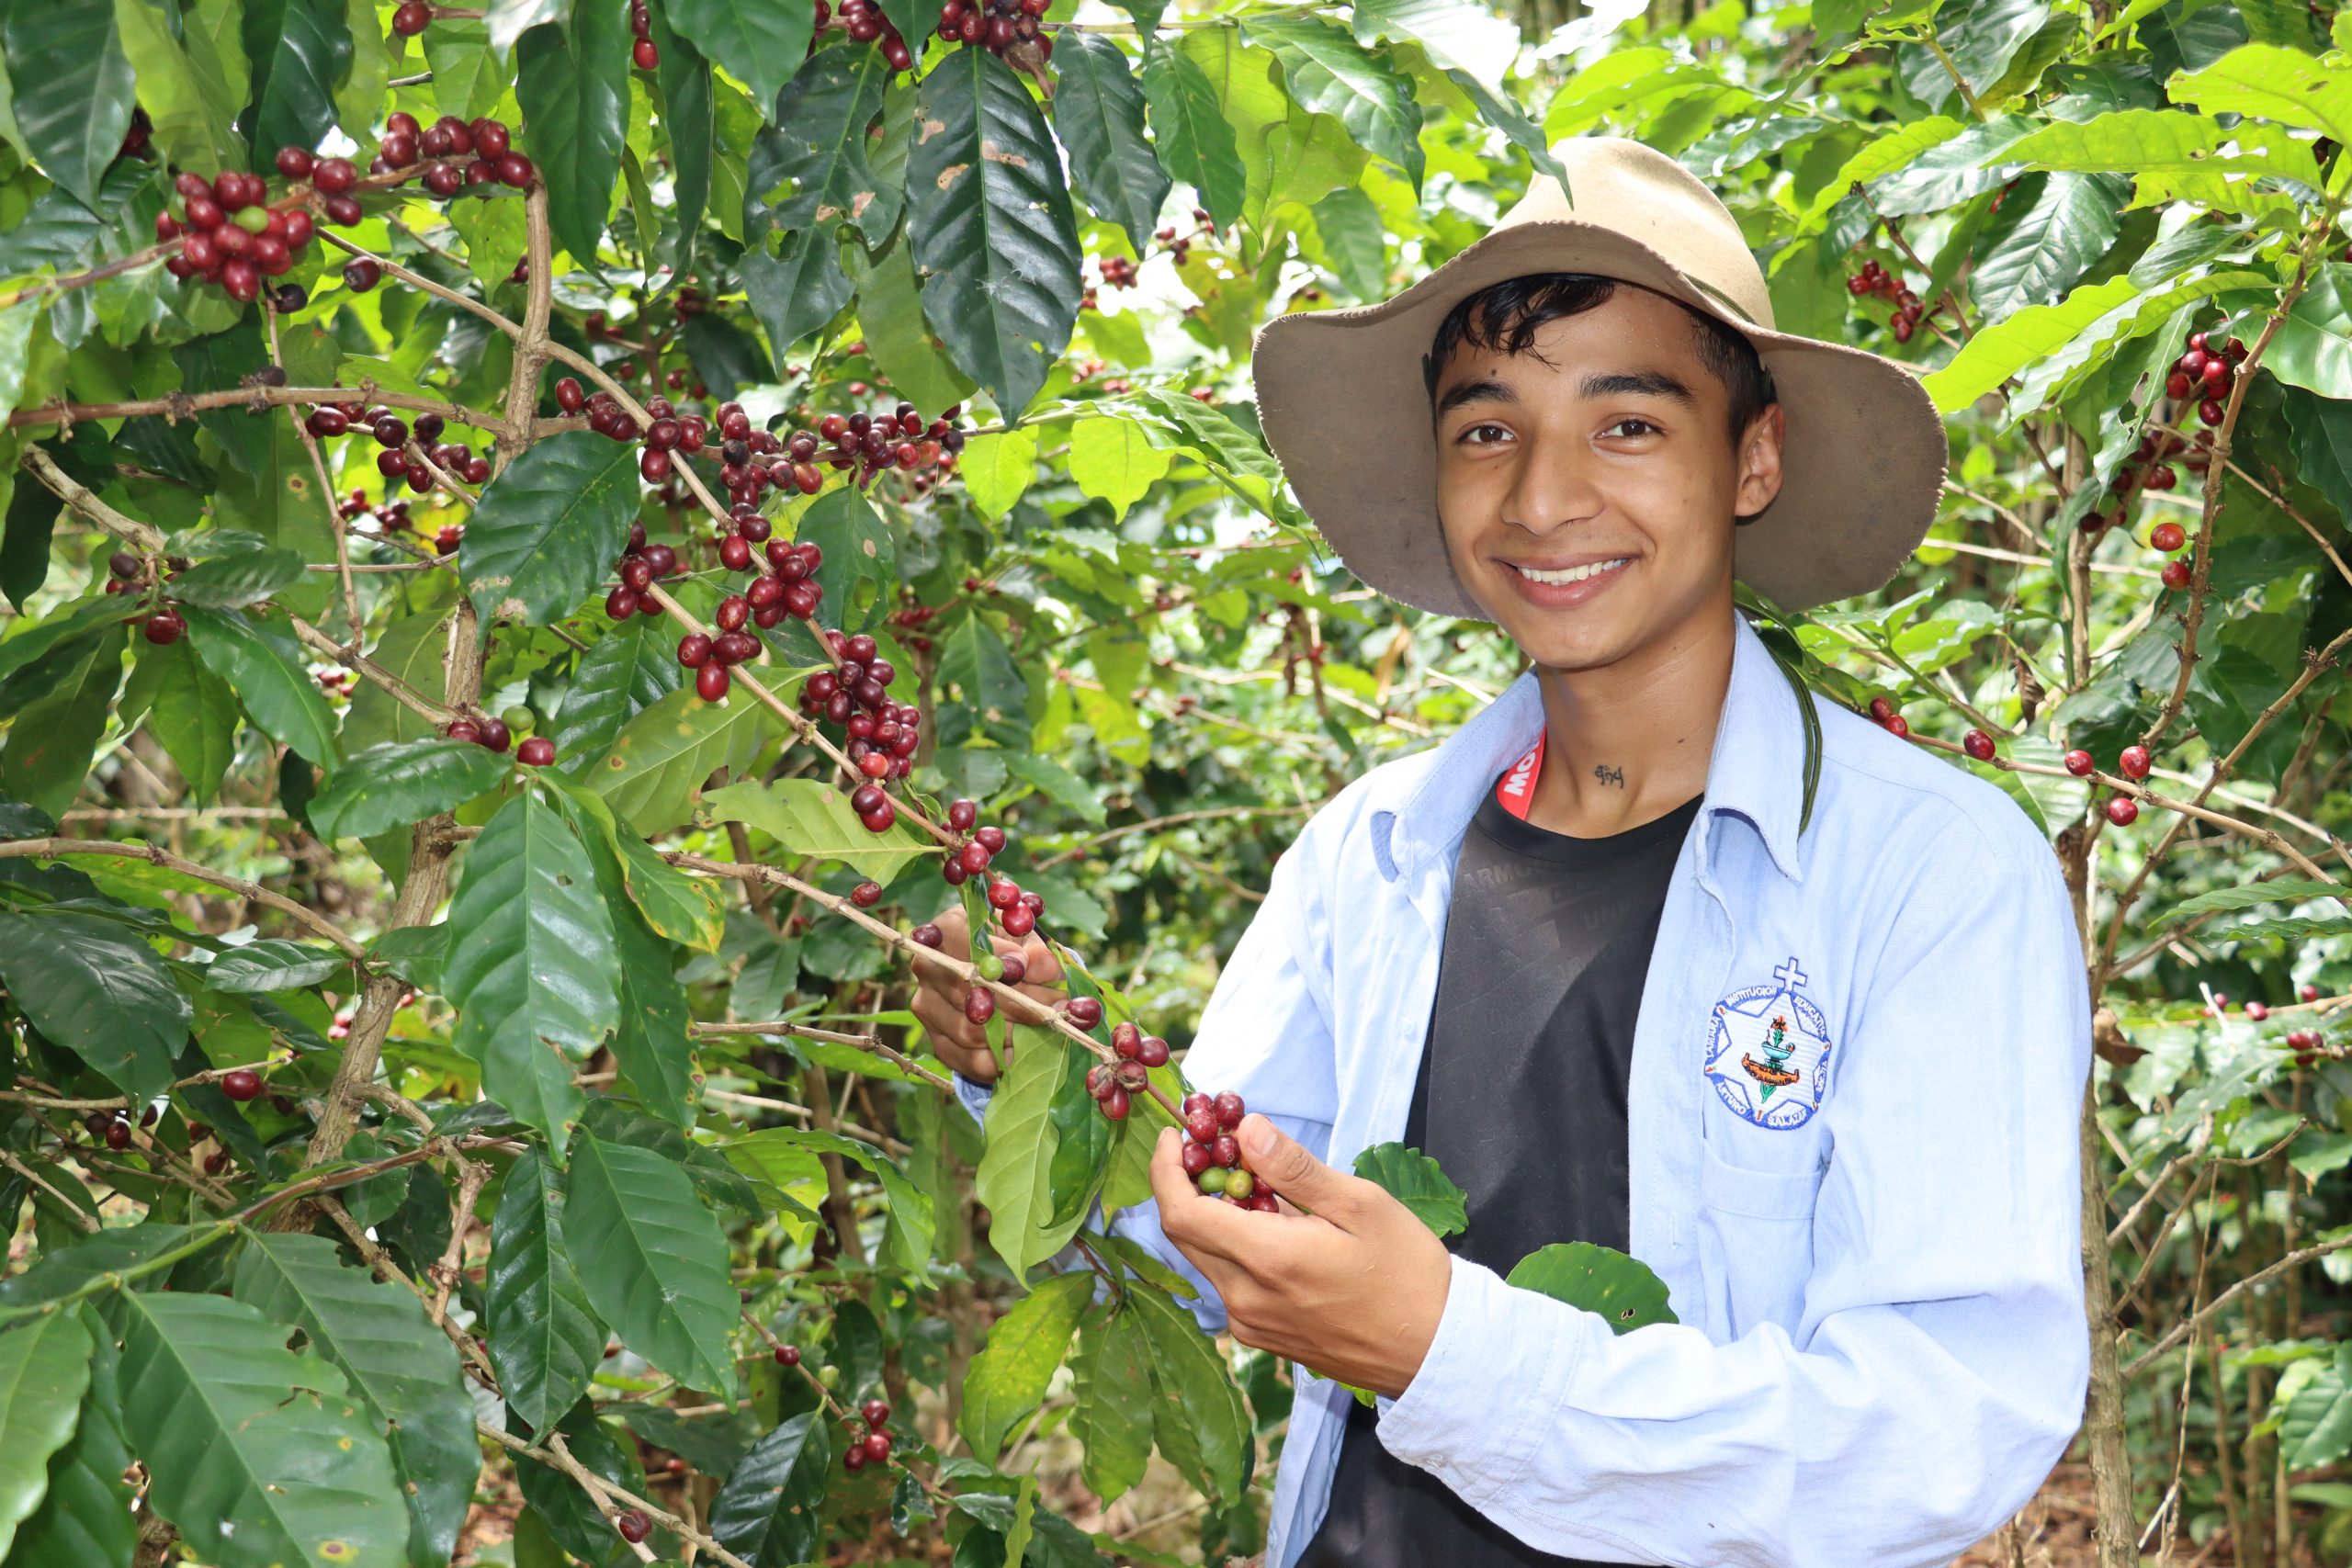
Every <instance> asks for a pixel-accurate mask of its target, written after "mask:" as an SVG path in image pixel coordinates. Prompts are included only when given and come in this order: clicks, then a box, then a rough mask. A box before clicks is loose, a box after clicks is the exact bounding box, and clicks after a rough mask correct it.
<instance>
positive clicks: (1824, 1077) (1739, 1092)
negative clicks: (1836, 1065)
mask: <svg viewBox="0 0 2352 1568" xmlns="http://www.w3.org/2000/svg"><path fill="white" fill-rule="evenodd" d="M1809 977H1810V976H1807V975H1806V974H1805V972H1804V968H1803V967H1802V966H1801V965H1800V964H1798V963H1797V961H1796V959H1795V958H1794V957H1793V956H1792V957H1791V958H1790V960H1789V961H1788V962H1787V963H1786V964H1781V966H1780V967H1779V968H1777V969H1775V970H1773V971H1772V980H1773V984H1771V985H1769V986H1750V987H1747V988H1746V989H1745V990H1738V991H1734V992H1733V993H1732V994H1731V995H1729V996H1727V997H1725V998H1724V999H1723V1000H1721V1001H1719V1002H1717V1003H1716V1004H1715V1016H1714V1028H1713V1032H1712V1033H1711V1034H1710V1035H1709V1038H1708V1043H1707V1066H1706V1074H1707V1081H1708V1082H1709V1083H1710V1084H1712V1085H1713V1086H1714V1090H1715V1096H1716V1098H1717V1099H1719V1100H1722V1101H1723V1102H1724V1104H1725V1105H1727V1106H1729V1107H1730V1108H1731V1110H1732V1112H1733V1113H1734V1114H1735V1115H1736V1116H1738V1117H1740V1118H1741V1119H1742V1120H1744V1121H1748V1122H1754V1123H1756V1125H1758V1127H1770V1128H1771V1129H1773V1130H1774V1131H1776V1132H1786V1131H1787V1130H1788V1129H1790V1128H1792V1127H1802V1126H1804V1124H1805V1123H1806V1122H1809V1121H1811V1120H1812V1119H1813V1113H1814V1112H1815V1111H1818V1110H1820V1109H1821V1097H1822V1095H1823V1094H1824V1093H1825V1092H1826V1090H1827V1089H1828V1088H1829V1021H1828V1019H1826V1017H1824V1016H1823V1015H1822V1011H1821V1010H1820V1009H1819V1008H1817V1007H1815V1006H1814V1004H1813V998H1810V997H1808V996H1806V995H1805V994H1804V985H1805V981H1806V980H1807V979H1808V978H1809Z"/></svg>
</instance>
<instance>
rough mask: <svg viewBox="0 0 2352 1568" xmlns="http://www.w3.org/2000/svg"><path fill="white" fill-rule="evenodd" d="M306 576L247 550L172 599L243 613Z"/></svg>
mask: <svg viewBox="0 0 2352 1568" xmlns="http://www.w3.org/2000/svg"><path fill="white" fill-rule="evenodd" d="M124 3H125V4H130V3H131V0H124ZM137 3H138V4H140V5H145V4H146V3H147V0H137ZM303 576H304V573H303V570H302V558H301V557H300V555H298V554H296V553H295V552H294V551H292V550H247V551H244V552H243V553H241V554H238V555H233V556H222V557H220V558H218V559H215V560H207V561H198V562H197V563H196V564H195V565H194V566H192V567H190V568H188V569H187V570H186V571H183V572H181V573H180V574H179V575H178V576H176V577H175V578H173V579H172V597H173V598H174V599H175V600H177V601H178V602H179V603H180V604H204V605H209V607H211V608H212V609H215V610H242V609H243V608H244V607H245V606H246V605H248V604H260V603H261V602H262V601H263V600H265V599H266V598H268V597H270V596H271V595H272V594H274V593H276V592H278V591H279V590H280V589H284V588H290V587H292V586H293V585H294V584H295V583H298V582H300V581H302V579H303Z"/></svg>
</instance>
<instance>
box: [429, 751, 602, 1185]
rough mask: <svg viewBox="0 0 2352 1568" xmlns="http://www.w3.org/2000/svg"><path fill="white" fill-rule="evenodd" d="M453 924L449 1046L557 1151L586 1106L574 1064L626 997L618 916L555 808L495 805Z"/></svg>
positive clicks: (597, 1041) (472, 850) (472, 855)
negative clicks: (616, 940) (617, 976)
mask: <svg viewBox="0 0 2352 1568" xmlns="http://www.w3.org/2000/svg"><path fill="white" fill-rule="evenodd" d="M448 928H449V951H448V959H447V964H446V966H445V968H444V970H443V973H442V980H441V988H442V991H443V993H444V994H445V995H446V996H447V997H448V998H449V1000H450V1002H451V1003H452V1004H453V1005H454V1006H455V1007H456V1008H457V1009H458V1023H457V1027H456V1029H455V1030H454V1031H453V1032H452V1033H451V1036H450V1042H449V1043H450V1044H451V1045H453V1046H455V1047H456V1048H457V1049H458V1051H460V1052H463V1053H464V1054H465V1055H468V1056H470V1057H472V1058H473V1059H474V1060H475V1061H477V1062H480V1063H481V1067H482V1092H483V1093H484V1094H486V1095H488V1096H489V1097H490V1098H491V1099H492V1100H497V1101H498V1102H499V1103H500V1104H501V1105H503V1106H504V1107H506V1109H507V1110H508V1111H512V1112H514V1113H515V1117H516V1118H517V1119H518V1120H520V1121H522V1122H525V1123H526V1124H527V1125H530V1126H533V1127H537V1129H538V1130H539V1131H540V1132H542V1133H545V1134H547V1135H548V1141H549V1142H550V1143H551V1144H553V1145H554V1146H555V1148H556V1149H557V1151H558V1152H559V1153H560V1152H561V1150H562V1148H563V1145H564V1140H565V1138H566V1137H567V1135H568V1134H567V1130H566V1123H567V1122H570V1121H571V1118H572V1117H574V1116H576V1115H577V1114H578V1113H579V1110H580V1106H581V1103H582V1098H581V1093H580V1090H579V1089H578V1088H577V1087H576V1086H575V1085H574V1084H573V1083H572V1081H571V1074H572V1063H573V1060H574V1058H582V1057H585V1056H586V1055H588V1054H589V1053H590V1052H592V1051H594V1049H596V1047H598V1046H599V1045H602V1044H603V1043H605V1037H606V1036H607V1035H608V1034H609V1033H610V1032H612V1029H613V1026H614V1025H615V1023H616V1022H617V1021H618V1015H619V1010H620V998H619V996H618V994H617V993H616V991H615V989H614V987H613V975H614V972H615V969H616V965H617V964H618V956H617V954H616V952H615V950H614V946H613V919H612V911H611V910H609V909H608V908H605V900H604V898H603V897H601V896H600V895H599V894H598V893H597V891H596V869H595V867H594V865H593V864H591V863H590V862H589V859H588V852H587V850H586V848H585V847H584V846H583V845H582V843H581V842H580V840H579V839H578V838H577V837H575V836H574V835H573V833H572V831H571V828H570V826H569V825H567V824H566V823H565V821H564V819H563V818H562V817H561V816H560V815H559V814H558V813H557V812H556V810H555V808H554V807H550V806H548V805H547V804H546V803H545V802H543V801H541V800H540V799H539V798H538V796H537V795H534V794H531V793H528V792H526V793H524V794H522V795H516V796H515V798H514V799H512V800H509V801H508V802H507V803H506V804H505V805H503V806H502V807H499V808H498V813H497V815H495V816H493V817H492V818H491V819H490V821H489V822H488V823H487V824H485V825H484V826H483V828H482V830H481V837H479V838H477V839H476V840H474V841H473V843H472V845H471V846H470V847H469V849H468V850H467V852H466V861H465V866H464V868H463V871H462V873H461V874H460V875H459V877H458V891H457V896H456V897H454V898H452V899H451V900H450V903H449V920H448Z"/></svg>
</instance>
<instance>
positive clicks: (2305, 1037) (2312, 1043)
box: [2287, 1029, 2327, 1067]
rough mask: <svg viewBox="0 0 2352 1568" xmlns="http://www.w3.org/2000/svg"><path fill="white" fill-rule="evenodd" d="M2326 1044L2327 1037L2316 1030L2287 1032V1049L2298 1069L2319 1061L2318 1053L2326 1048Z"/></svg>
mask: <svg viewBox="0 0 2352 1568" xmlns="http://www.w3.org/2000/svg"><path fill="white" fill-rule="evenodd" d="M2326 1044H2327V1037H2326V1036H2325V1035H2324V1034H2322V1033H2321V1032H2319V1031H2318V1030H2316V1029H2290V1030H2289V1031H2287V1048H2288V1049H2289V1050H2290V1051H2292V1052H2294V1054H2295V1066H2299V1067H2308V1066H2313V1065H2315V1064H2316V1063H2317V1062H2318V1061H2319V1058H2320V1052H2321V1051H2322V1050H2324V1048H2325V1047H2326Z"/></svg>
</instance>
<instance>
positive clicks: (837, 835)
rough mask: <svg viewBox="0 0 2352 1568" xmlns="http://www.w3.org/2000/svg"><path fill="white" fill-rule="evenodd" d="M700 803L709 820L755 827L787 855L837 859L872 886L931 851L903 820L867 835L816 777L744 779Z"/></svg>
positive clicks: (842, 798) (840, 793)
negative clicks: (769, 780) (871, 881)
mask: <svg viewBox="0 0 2352 1568" xmlns="http://www.w3.org/2000/svg"><path fill="white" fill-rule="evenodd" d="M703 805H704V806H705V807H707V809H708V810H709V812H710V814H711V817H712V818H713V819H714V820H717V821H720V822H741V823H742V824H743V825H744V826H745V827H747V828H756V829H759V830H760V831H761V832H763V833H765V834H766V835H767V836H768V837H769V838H771V839H774V840H775V841H776V842H777V843H779V844H781V845H782V846H784V848H785V850H786V852H789V853H791V854H794V855H818V856H821V857H823V858H824V859H826V860H837V861H839V862H841V863H842V864H843V865H846V866H848V867H849V868H850V869H851V870H852V871H854V872H856V873H857V874H859V875H861V876H870V877H872V878H873V879H874V880H875V881H876V882H885V883H887V882H888V881H889V880H890V879H891V878H892V877H894V876H896V875H898V874H899V872H900V871H902V870H904V869H905V868H906V865H907V863H908V862H910V861H913V860H918V859H921V858H922V857H923V856H925V855H929V854H932V853H933V852H934V851H933V849H932V847H931V846H930V845H929V844H927V843H926V842H925V841H923V840H920V839H918V838H916V837H915V834H914V830H913V829H910V828H909V827H907V826H906V824H904V823H902V822H894V823H892V824H891V825H890V827H889V828H888V829H886V830H884V831H882V832H879V833H873V832H868V831H867V830H866V828H865V824H864V823H863V822H860V821H859V820H858V819H857V813H856V812H854V811H852V810H851V809H850V807H849V795H848V793H847V792H846V791H844V790H842V789H840V788H837V787H835V786H834V785H832V784H820V783H818V782H817V781H816V780H815V779H778V780H777V781H776V782H775V783H774V784H761V783H759V782H758V781H756V780H751V779H747V780H745V781H744V782H743V783H741V784H729V785H728V786H727V787H726V788H725V789H716V790H713V791H711V792H710V794H709V795H707V796H706V797H704V800H703Z"/></svg>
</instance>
